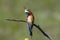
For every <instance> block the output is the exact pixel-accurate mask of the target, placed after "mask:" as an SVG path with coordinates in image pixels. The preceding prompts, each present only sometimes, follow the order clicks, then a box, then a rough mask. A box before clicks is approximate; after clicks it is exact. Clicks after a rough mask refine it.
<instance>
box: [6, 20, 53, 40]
mask: <svg viewBox="0 0 60 40" xmlns="http://www.w3.org/2000/svg"><path fill="white" fill-rule="evenodd" d="M6 20H8V21H16V22H25V23H27V22H26V21H25V20H16V19H6ZM33 25H34V26H35V27H36V28H38V29H39V31H41V32H42V34H43V35H44V36H46V37H47V38H48V39H49V40H52V39H51V38H50V37H49V35H47V34H46V33H45V32H44V31H43V30H42V28H41V27H40V26H39V25H36V24H33Z"/></svg>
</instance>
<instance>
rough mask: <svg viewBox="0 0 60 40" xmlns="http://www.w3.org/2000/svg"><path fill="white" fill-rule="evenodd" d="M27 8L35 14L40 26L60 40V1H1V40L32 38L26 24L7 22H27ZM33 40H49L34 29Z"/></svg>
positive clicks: (56, 39)
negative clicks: (15, 20)
mask: <svg viewBox="0 0 60 40" xmlns="http://www.w3.org/2000/svg"><path fill="white" fill-rule="evenodd" d="M25 6H26V7H28V8H29V9H30V10H31V11H32V12H33V14H34V16H35V23H36V24H39V25H40V26H41V28H42V29H43V30H44V31H45V32H46V33H47V34H49V35H50V36H51V37H52V38H53V39H54V40H60V0H0V40H24V39H25V37H28V38H30V36H29V31H28V27H27V26H26V25H27V24H26V23H18V22H9V21H7V20H5V19H7V18H10V19H23V20H25V19H26V15H25V13H24V7H25ZM30 40H31V39H30ZM32 40H48V39H47V38H46V37H45V36H44V35H43V34H42V33H41V32H40V31H39V30H38V29H37V28H35V27H34V28H33V38H32Z"/></svg>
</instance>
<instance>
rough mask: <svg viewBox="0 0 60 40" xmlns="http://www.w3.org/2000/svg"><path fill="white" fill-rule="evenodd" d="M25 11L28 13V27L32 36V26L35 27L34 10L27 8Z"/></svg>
mask: <svg viewBox="0 0 60 40" xmlns="http://www.w3.org/2000/svg"><path fill="white" fill-rule="evenodd" d="M25 13H26V16H27V18H26V21H27V24H28V29H29V32H30V36H31V37H32V35H33V33H32V28H33V24H34V16H33V14H32V12H31V11H30V10H29V9H27V8H25Z"/></svg>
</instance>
